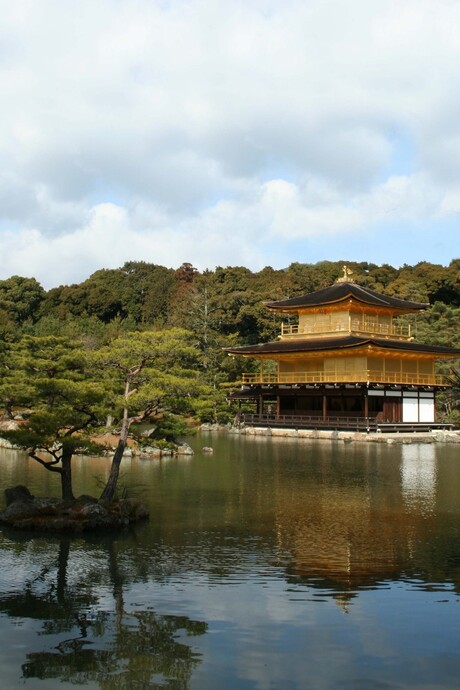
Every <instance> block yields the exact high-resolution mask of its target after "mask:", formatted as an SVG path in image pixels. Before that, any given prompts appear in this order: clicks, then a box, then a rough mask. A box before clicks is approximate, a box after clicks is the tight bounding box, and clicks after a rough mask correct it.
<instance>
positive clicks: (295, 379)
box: [242, 369, 448, 386]
mask: <svg viewBox="0 0 460 690" xmlns="http://www.w3.org/2000/svg"><path fill="white" fill-rule="evenodd" d="M242 383H243V384H252V385H267V384H302V383H307V384H315V383H389V384H394V385H395V384H396V385H415V386H446V385H448V382H447V379H446V377H445V376H441V375H440V374H409V373H404V372H382V371H373V370H371V369H363V370H361V371H296V372H290V373H280V374H267V373H257V374H243V376H242Z"/></svg>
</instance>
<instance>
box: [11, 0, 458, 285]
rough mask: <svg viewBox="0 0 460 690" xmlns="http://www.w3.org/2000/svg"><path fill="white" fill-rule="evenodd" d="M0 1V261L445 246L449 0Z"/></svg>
mask: <svg viewBox="0 0 460 690" xmlns="http://www.w3.org/2000/svg"><path fill="white" fill-rule="evenodd" d="M0 12H1V14H0V16H1V23H0V98H1V105H0V162H1V165H0V279H5V278H8V277H10V276H11V275H21V276H26V277H35V278H36V279H37V280H38V281H39V282H40V283H41V284H42V285H43V287H45V288H46V289H49V288H51V287H54V286H56V285H61V284H71V283H78V282H81V281H82V280H85V279H86V278H87V277H89V276H90V275H91V274H92V273H93V272H94V271H96V270H98V269H100V268H116V267H119V266H122V265H123V264H124V263H125V261H147V262H149V263H154V264H160V265H164V266H168V267H172V268H177V267H178V266H180V265H181V264H182V263H183V262H190V263H192V264H193V265H194V266H196V267H197V268H198V269H200V270H203V269H205V268H210V269H213V268H215V267H216V266H236V265H242V266H247V267H248V268H250V269H251V270H254V271H255V270H259V269H261V268H263V267H264V266H272V267H274V268H284V267H286V266H289V265H290V264H291V263H292V262H302V263H303V262H305V263H316V262H317V261H322V260H331V261H337V260H348V261H353V260H355V261H369V262H372V263H376V264H382V263H389V264H391V265H392V266H395V267H398V266H401V265H403V264H405V263H406V264H410V265H413V264H415V263H417V262H419V261H430V262H432V263H440V264H442V265H448V264H449V262H450V261H451V260H452V259H454V258H458V257H460V239H459V227H460V40H459V36H460V1H459V0H346V1H345V0H97V2H95V1H94V0H14V2H11V0H0Z"/></svg>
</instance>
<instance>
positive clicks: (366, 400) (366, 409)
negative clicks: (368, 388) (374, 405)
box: [364, 393, 369, 419]
mask: <svg viewBox="0 0 460 690" xmlns="http://www.w3.org/2000/svg"><path fill="white" fill-rule="evenodd" d="M364 416H365V417H366V419H368V417H369V396H368V394H367V393H364Z"/></svg>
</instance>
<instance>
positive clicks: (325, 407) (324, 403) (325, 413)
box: [323, 392, 327, 419]
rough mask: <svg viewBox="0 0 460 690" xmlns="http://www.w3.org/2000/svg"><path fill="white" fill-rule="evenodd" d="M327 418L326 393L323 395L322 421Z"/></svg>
mask: <svg viewBox="0 0 460 690" xmlns="http://www.w3.org/2000/svg"><path fill="white" fill-rule="evenodd" d="M326 417H327V395H326V392H324V393H323V419H326Z"/></svg>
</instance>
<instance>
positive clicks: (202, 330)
mask: <svg viewBox="0 0 460 690" xmlns="http://www.w3.org/2000/svg"><path fill="white" fill-rule="evenodd" d="M347 265H348V267H349V268H350V269H351V270H352V271H353V279H354V280H355V281H356V282H358V283H360V284H361V285H365V286H367V287H369V288H371V289H373V290H376V291H378V292H383V293H386V294H388V295H394V296H398V297H401V298H403V299H410V300H414V301H418V302H426V303H427V304H429V307H427V309H426V311H424V312H423V313H421V314H417V315H416V316H412V315H411V316H408V317H407V318H408V319H412V321H413V323H414V325H415V327H416V333H417V336H416V337H417V340H419V341H420V342H423V343H432V344H449V345H451V346H453V347H460V329H459V324H460V259H455V260H453V261H452V262H451V263H450V264H449V266H441V265H437V264H431V263H428V262H422V263H419V264H417V265H415V266H408V265H404V266H402V267H401V268H394V267H392V266H390V265H387V264H384V265H381V266H378V265H376V264H371V263H365V262H359V263H358V262H357V263H353V262H347ZM342 266H343V262H330V261H322V262H319V263H316V264H306V263H293V264H291V265H290V266H289V267H288V268H286V269H282V270H275V269H273V268H271V267H269V266H268V267H266V268H264V269H262V270H261V271H258V272H252V271H250V270H249V269H248V268H244V267H241V266H237V267H226V268H223V267H217V268H216V269H215V270H212V271H211V270H205V271H203V272H200V271H198V270H197V269H196V268H194V267H193V266H192V265H191V264H189V263H185V264H182V266H180V267H179V268H178V269H177V270H174V269H169V268H165V267H164V266H159V265H155V264H150V263H145V262H132V261H131V262H127V263H125V265H124V266H122V267H121V268H117V269H102V270H99V271H97V272H96V273H94V274H93V275H91V276H90V277H89V278H88V279H87V280H85V281H84V282H82V283H79V284H75V285H63V286H60V287H56V288H53V289H51V290H48V291H46V290H44V289H43V287H42V286H41V285H40V284H39V283H38V282H37V281H36V280H35V279H34V278H25V277H20V276H12V277H11V278H8V279H7V280H3V281H0V347H1V348H2V352H3V364H4V366H5V365H6V366H7V365H8V357H7V354H6V353H7V352H8V351H11V350H15V348H16V349H17V346H18V343H19V342H21V340H23V339H24V338H29V341H30V339H31V338H32V339H34V338H38V339H40V338H50V337H54V338H61V339H65V340H67V341H74V342H79V343H80V344H81V346H82V347H83V348H84V349H86V350H90V351H96V350H98V349H100V348H104V347H105V348H107V347H108V346H109V345H110V343H112V342H113V341H114V340H115V339H119V338H121V337H123V336H127V335H128V334H130V333H133V332H145V331H149V332H152V331H153V332H161V331H164V330H169V329H174V328H176V329H177V328H180V329H185V330H186V331H187V332H188V333H189V339H190V344H191V345H193V346H194V347H195V348H196V352H197V353H198V358H197V360H196V365H195V366H196V368H197V370H198V371H199V372H200V374H201V376H202V381H203V385H204V386H205V387H206V386H207V393H206V394H205V393H203V394H202V395H201V396H198V397H200V399H199V400H198V399H197V401H196V404H195V405H194V406H192V408H193V409H190V410H189V412H190V413H191V414H192V415H196V416H197V418H199V419H201V420H205V421H228V420H229V419H230V418H231V416H232V412H231V410H229V408H228V406H227V404H226V402H225V397H226V391H228V388H229V387H230V386H231V384H232V382H235V381H237V380H238V378H239V374H240V373H241V368H242V367H244V369H245V370H248V369H250V367H251V366H254V365H251V362H248V361H247V360H245V361H244V362H241V361H239V360H238V359H234V358H231V357H228V356H227V355H225V353H223V349H222V348H224V347H225V346H228V345H235V344H246V343H257V342H262V341H266V340H269V339H273V338H275V337H276V336H277V335H278V334H279V332H280V317H279V316H278V315H276V314H273V313H272V312H271V311H270V310H268V309H266V308H265V307H264V302H265V301H272V300H280V299H285V298H289V297H293V296H295V295H300V294H303V293H306V292H311V291H314V290H318V289H320V288H322V287H326V286H328V285H330V284H331V283H333V282H334V281H335V280H336V279H337V278H338V277H340V276H341V275H342ZM1 356H2V354H1V352H0V357H1ZM454 364H457V365H458V363H454ZM443 366H444V372H448V371H449V367H450V366H451V364H449V365H446V364H444V365H443ZM3 371H4V369H3ZM5 387H6V388H5ZM2 389H3V390H6V389H8V386H7V385H6V383H5V377H3V388H2V379H0V394H1V391H2ZM8 390H10V389H8ZM203 390H204V389H203ZM2 399H3V405H4V407H5V408H6V407H7V405H8V400H9V397H8V395H6V394H5V393H4V394H3V398H2ZM443 404H444V412H445V413H448V414H453V415H454V416H455V414H456V412H455V410H454V409H453V405H454V404H453V403H452V401H451V400H450V399H446V400H445V401H444V403H443Z"/></svg>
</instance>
